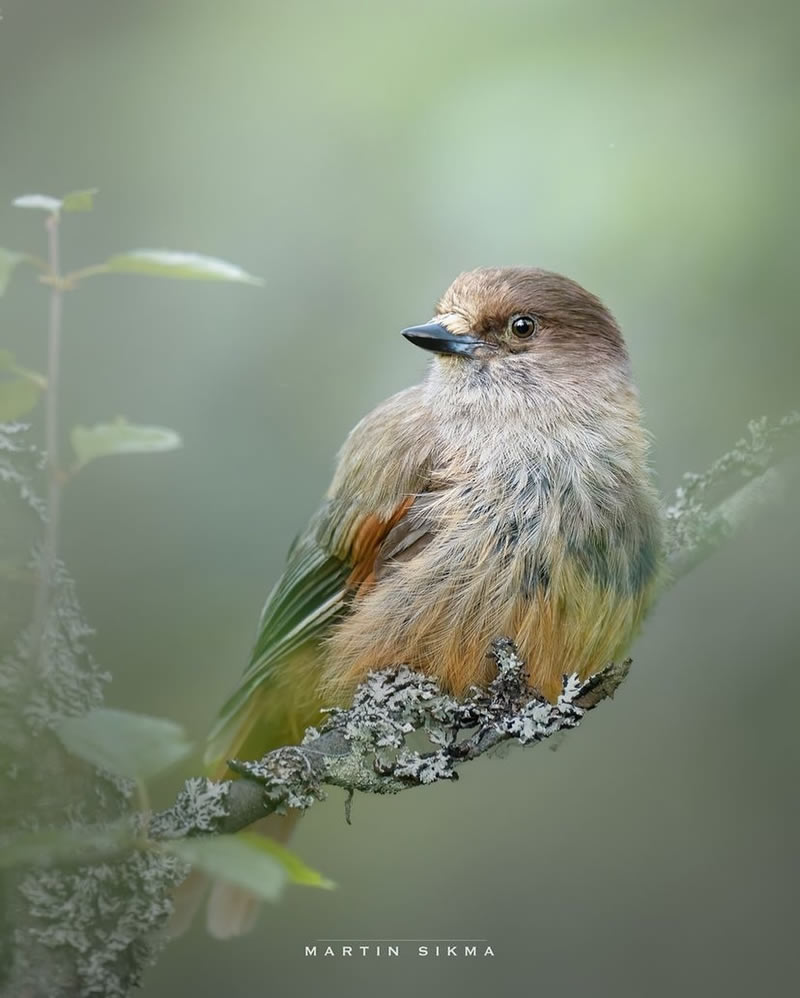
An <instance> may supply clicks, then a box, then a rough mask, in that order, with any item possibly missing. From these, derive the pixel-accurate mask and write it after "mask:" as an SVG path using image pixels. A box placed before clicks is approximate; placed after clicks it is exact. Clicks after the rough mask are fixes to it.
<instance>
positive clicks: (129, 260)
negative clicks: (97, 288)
mask: <svg viewBox="0 0 800 998" xmlns="http://www.w3.org/2000/svg"><path fill="white" fill-rule="evenodd" d="M105 267H106V272H107V273H109V272H110V273H112V274H150V275H151V276H153V277H173V278H178V279H182V280H188V281H235V282H237V283H239V284H258V285H260V284H263V283H264V282H263V281H262V280H261V278H259V277H253V275H252V274H248V273H247V272H246V271H244V270H242V268H241V267H237V266H236V264H234V263H228V262H227V261H225V260H217V259H216V258H215V257H212V256H201V255H200V254H199V253H178V252H175V251H173V250H131V252H130V253H119V254H118V255H117V256H112V257H111V259H110V260H107V261H106V263H105Z"/></svg>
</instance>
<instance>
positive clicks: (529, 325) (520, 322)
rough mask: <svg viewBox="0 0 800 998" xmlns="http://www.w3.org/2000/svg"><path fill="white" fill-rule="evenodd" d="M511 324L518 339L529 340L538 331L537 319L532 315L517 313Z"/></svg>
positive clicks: (512, 330)
mask: <svg viewBox="0 0 800 998" xmlns="http://www.w3.org/2000/svg"><path fill="white" fill-rule="evenodd" d="M509 326H510V328H511V332H512V333H513V334H514V335H515V336H516V337H517V338H518V339H520V340H528V339H530V338H531V336H533V334H534V333H535V332H536V319H534V317H533V316H532V315H515V316H514V318H513V319H512V320H511V322H510V323H509Z"/></svg>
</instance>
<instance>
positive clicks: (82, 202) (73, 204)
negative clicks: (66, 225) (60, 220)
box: [61, 187, 98, 212]
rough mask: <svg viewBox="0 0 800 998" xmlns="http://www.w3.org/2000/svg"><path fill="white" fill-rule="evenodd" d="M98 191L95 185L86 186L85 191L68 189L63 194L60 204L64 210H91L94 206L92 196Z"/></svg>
mask: <svg viewBox="0 0 800 998" xmlns="http://www.w3.org/2000/svg"><path fill="white" fill-rule="evenodd" d="M97 193H98V190H97V188H96V187H88V188H87V189H86V190H85V191H70V193H69V194H65V195H64V200H63V201H62V202H61V206H62V208H63V209H64V211H71V212H77V211H91V210H92V208H94V196H95V194H97Z"/></svg>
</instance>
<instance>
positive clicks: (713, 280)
mask: <svg viewBox="0 0 800 998" xmlns="http://www.w3.org/2000/svg"><path fill="white" fill-rule="evenodd" d="M2 15H3V16H2V21H0V136H2V138H1V139H0V244H2V245H4V246H9V247H12V248H15V249H27V250H35V251H41V250H42V247H43V232H42V231H41V217H40V216H39V215H36V214H34V213H30V212H22V211H17V210H16V209H12V208H11V207H9V202H10V201H11V199H12V198H13V197H14V196H15V195H17V194H22V193H26V192H33V191H42V192H46V193H51V194H62V193H64V192H66V191H68V190H72V189H74V188H81V187H87V186H95V185H96V186H97V187H99V188H100V190H101V194H100V196H99V199H98V202H97V206H96V210H95V212H94V213H93V214H92V215H88V216H75V217H69V218H67V219H65V222H64V225H63V238H64V256H65V262H66V266H67V267H73V266H80V265H83V264H85V263H90V262H95V261H97V260H100V259H104V258H105V257H106V256H108V255H109V254H110V253H112V252H114V251H117V250H122V249H129V248H135V247H159V248H160V247H166V248H173V249H183V250H194V251H198V252H204V253H210V254H213V255H218V256H221V257H223V258H227V259H231V260H233V261H235V262H236V263H239V264H241V265H242V266H243V267H245V268H246V269H248V270H249V271H251V272H253V273H256V274H260V275H263V277H264V278H265V282H266V285H265V288H264V289H263V290H259V289H255V288H250V287H237V286H231V285H206V284H189V283H178V282H168V281H162V282H159V281H156V280H148V279H145V278H139V277H105V278H97V279H96V280H95V281H92V282H89V283H87V285H86V287H85V289H83V290H81V291H80V292H79V293H78V294H76V295H73V296H70V297H69V298H68V300H67V303H66V320H65V321H66V328H65V343H64V350H65V356H64V383H63V426H64V435H65V440H66V431H67V429H68V428H69V427H70V426H72V425H73V424H75V423H84V424H91V423H93V422H95V421H102V420H105V419H107V418H110V417H113V416H115V415H117V414H118V413H123V414H125V415H126V416H127V417H128V418H129V419H131V420H134V421H138V422H144V423H157V424H163V425H165V426H170V427H173V428H175V429H176V430H178V431H179V432H180V433H181V434H182V435H183V437H184V440H185V447H184V449H183V450H181V451H179V452H177V453H175V454H169V455H163V456H152V457H141V458H128V459H108V460H106V461H100V462H97V463H96V464H93V465H91V466H90V467H89V468H88V469H86V470H85V471H84V472H82V473H81V475H80V476H79V477H78V478H77V479H76V480H75V481H74V483H73V484H71V485H70V487H69V490H68V492H67V494H66V496H65V508H64V537H63V553H64V556H65V558H66V560H67V563H68V565H69V566H70V568H71V571H72V572H73V574H74V575H75V576H76V578H77V580H78V584H79V591H80V594H81V598H82V601H83V604H84V608H85V610H86V613H87V616H88V618H89V620H90V621H91V622H92V623H93V625H94V626H95V627H96V629H97V636H96V639H95V642H94V647H95V651H96V654H97V657H98V658H99V659H100V660H101V661H102V662H103V663H104V664H105V666H106V667H107V668H108V669H109V670H111V671H112V672H113V676H114V679H113V683H112V685H111V687H110V689H109V694H108V702H109V703H110V704H112V705H114V706H123V707H126V708H129V709H133V710H139V711H145V712H148V713H155V714H160V715H165V716H169V717H173V718H175V719H177V720H180V721H181V722H183V723H184V724H185V725H186V726H187V727H188V728H189V729H190V731H191V732H192V734H193V735H194V736H195V737H196V738H197V739H198V740H200V739H201V738H202V737H203V734H204V731H205V728H206V726H207V725H208V724H209V722H210V719H211V717H212V715H213V713H214V712H215V710H216V708H217V706H218V704H219V703H220V702H221V700H222V699H223V698H224V697H225V696H226V694H227V693H228V692H229V691H230V690H231V689H232V687H233V684H234V683H235V680H236V677H237V675H238V673H239V671H240V669H241V667H242V665H243V663H244V661H245V659H246V656H247V654H248V650H249V644H250V641H251V638H252V636H253V632H254V628H255V622H256V618H257V615H258V612H259V609H260V606H261V603H262V600H263V598H264V596H265V594H266V592H267V590H268V589H269V587H270V586H271V584H272V582H273V581H274V579H275V577H276V576H277V574H278V572H279V571H280V567H281V563H282V559H283V556H284V553H285V551H286V549H287V547H288V544H289V542H290V540H291V538H292V537H293V536H294V534H295V532H296V531H297V530H298V529H299V528H300V527H301V526H302V525H303V524H304V522H305V518H306V517H307V516H308V514H310V513H311V512H312V510H313V509H314V508H315V505H316V503H317V501H318V498H319V496H320V494H321V493H322V492H323V490H324V489H325V487H326V485H327V482H328V479H329V476H330V474H331V470H332V462H333V455H334V453H335V451H336V448H337V447H338V446H339V444H340V443H341V441H342V440H343V438H344V436H345V434H346V433H347V431H348V429H349V428H350V427H351V426H352V425H353V424H354V423H355V421H356V420H357V419H358V418H359V417H360V416H361V415H363V414H364V413H365V412H366V411H367V410H368V409H369V408H370V407H372V406H373V405H374V404H375V403H376V402H378V401H379V400H380V399H382V398H383V397H385V396H386V395H388V394H389V393H390V392H393V391H395V390H398V389H400V388H402V387H404V386H405V385H407V384H409V383H411V382H413V381H414V380H416V379H418V378H419V377H420V376H421V375H422V373H423V370H424V363H425V360H424V358H423V357H422V356H421V354H420V352H419V351H415V350H413V349H411V348H410V347H409V345H408V344H407V343H405V341H403V340H402V339H401V338H400V336H399V335H398V331H399V330H400V329H401V328H402V327H403V326H406V325H409V324H411V323H414V322H417V321H422V320H424V319H426V318H427V317H428V316H429V314H430V312H431V308H432V305H433V302H434V301H435V299H436V297H437V296H438V295H439V294H440V293H441V291H442V290H443V289H444V288H445V287H446V286H447V284H448V283H449V282H450V281H451V279H452V278H453V277H454V276H455V274H456V273H458V272H459V271H461V270H463V269H466V268H470V267H473V266H477V265H487V264H490V265H491V264H511V263H525V264H537V265H541V266H546V267H549V268H551V269H555V270H560V271H563V272H564V273H567V274H569V275H570V276H572V277H574V278H576V279H577V280H579V281H580V282H581V283H583V284H584V285H586V286H587V287H589V288H590V289H591V290H593V291H595V292H597V293H598V294H600V295H601V297H603V298H604V299H605V300H606V301H607V302H608V304H609V305H610V306H611V308H612V310H613V311H614V312H615V313H616V315H617V316H618V318H619V320H620V322H621V324H622V326H623V329H624V330H625V331H626V334H627V337H628V341H629V344H630V349H631V353H632V356H633V362H634V366H635V371H636V374H637V378H638V381H639V385H640V388H641V392H642V397H643V400H644V404H645V407H646V411H647V417H648V424H649V427H650V429H651V430H652V432H653V434H654V437H655V447H654V464H655V467H656V470H657V473H658V475H659V479H660V481H661V483H662V485H663V487H664V489H665V490H666V489H669V488H672V487H673V486H674V485H675V483H676V481H677V479H678V477H679V475H680V473H681V472H682V471H684V470H687V469H696V470H699V469H701V468H703V467H705V466H706V465H707V464H708V463H709V462H710V461H711V460H712V459H713V458H714V457H716V456H717V455H718V454H719V453H721V452H722V451H724V450H726V449H727V447H728V446H729V445H730V444H731V443H732V442H733V440H734V439H735V438H736V437H737V436H739V434H740V431H741V430H742V429H743V427H744V424H745V423H746V421H747V420H748V419H749V418H750V417H752V416H757V415H759V414H761V413H769V414H772V415H779V414H781V413H782V412H783V411H784V410H786V409H787V408H790V407H792V406H793V405H796V404H797V402H798V398H800V392H798V380H800V379H798V365H799V364H800V350H799V349H798V342H799V340H798V326H797V318H796V311H797V284H798V271H797V232H798V221H799V220H800V218H799V214H800V213H799V212H798V207H797V204H798V199H797V175H798V165H799V159H800V157H799V156H798V152H800V150H799V148H798V138H799V134H798V117H797V103H798V69H797V56H796V38H797V30H798V8H797V5H796V4H794V3H790V2H766V3H763V4H759V5H755V4H745V3H737V2H708V0H706V2H699V3H698V2H696V0H695V2H685V0H678V2H673V3H671V4H668V5H667V4H641V3H636V2H633V0H628V2H626V0H619V2H606V3H596V2H592V0H573V2H569V0H565V2H560V3H557V2H554V0H538V2H536V0H534V2H521V0H496V2H493V3H489V2H482V3H479V2H473V0H462V2H460V3H458V2H455V0H433V2H430V0H429V2H424V3H423V2H418V0H412V2H405V3H393V4H390V3H385V2H372V3H368V2H339V0H336V2H329V3H322V2H316V3H311V2H303V0H300V2H295V3H291V4H289V3H273V2H269V0H229V2H227V3H224V4H222V3H211V2H209V0H171V2H165V0H138V2H135V3H133V2H127V3H126V2H121V0H6V2H4V3H3V5H2ZM45 318H46V297H45V295H44V294H43V292H42V289H41V288H40V287H38V286H37V285H36V283H35V281H34V280H33V278H32V277H31V276H30V274H29V273H22V272H20V273H19V274H17V275H16V276H15V278H14V282H13V284H12V286H11V288H10V290H9V292H8V294H7V296H6V297H5V298H4V299H3V301H2V303H0V346H3V347H10V348H13V349H14V350H15V351H16V352H17V354H18V356H19V359H20V362H22V363H25V364H27V365H29V366H31V367H40V368H41V367H42V366H43V364H44V360H43V358H44V324H45ZM39 414H40V413H39ZM792 486H793V488H790V491H789V497H788V498H787V502H786V506H785V508H784V509H783V510H780V511H778V512H777V513H774V514H771V515H770V516H769V517H767V518H765V519H764V521H763V522H761V523H759V524H758V525H757V526H756V527H755V528H754V529H753V530H752V531H751V532H750V533H749V534H748V535H747V536H746V537H744V538H742V539H740V540H738V541H737V542H736V543H735V544H732V545H730V546H729V547H728V548H726V549H725V550H724V551H723V552H722V553H721V554H719V555H718V556H717V557H716V558H715V559H714V560H713V561H712V562H710V563H708V564H706V565H705V566H703V567H702V568H700V569H699V570H698V571H697V572H696V573H695V574H694V575H693V576H691V577H690V578H688V579H687V580H685V581H684V582H682V583H681V584H680V586H679V587H678V588H677V589H675V590H674V591H672V592H671V593H669V594H668V595H667V596H666V597H665V598H664V599H663V601H662V602H661V604H660V605H659V607H658V608H657V610H656V611H655V613H654V614H653V616H652V618H651V620H650V621H649V624H648V626H647V628H646V630H645V633H644V634H643V635H642V636H641V638H640V639H639V640H638V642H637V644H636V646H635V648H634V652H633V653H634V657H635V667H634V671H633V674H632V675H631V678H630V680H629V681H628V682H627V684H626V686H625V687H624V689H623V690H622V691H621V692H620V694H619V695H618V696H617V698H616V700H615V701H614V703H613V704H608V705H604V706H603V707H602V708H601V709H600V710H598V711H597V712H596V713H595V714H593V715H592V716H591V718H590V719H588V720H587V721H586V723H585V724H584V726H583V727H582V729H581V730H580V731H579V732H577V733H575V734H573V735H571V736H570V737H569V738H567V739H566V740H565V741H564V743H563V744H562V746H561V748H560V750H559V751H557V752H555V753H553V752H549V751H547V750H546V749H545V748H540V749H538V750H537V751H527V752H522V751H514V752H511V753H510V754H509V755H508V756H507V757H505V758H496V759H491V760H481V761H480V762H479V763H478V764H475V765H471V766H470V767H469V768H468V770H466V771H465V772H464V776H463V779H462V780H461V782H460V783H459V784H458V785H457V786H441V787H436V788H433V789H431V790H427V791H425V792H420V793H415V794H404V795H402V796H401V797H399V798H396V799H385V800H378V799H363V798H359V799H358V800H356V801H355V807H354V824H353V827H347V826H346V825H345V823H344V820H343V810H342V806H341V799H340V797H339V795H338V794H332V795H331V799H330V800H329V802H328V803H327V804H325V805H323V806H319V807H316V808H314V810H313V812H312V813H311V814H310V815H309V816H308V818H306V819H305V820H304V821H303V822H302V823H301V827H300V829H299V831H298V833H297V835H296V838H295V840H294V846H295V847H296V849H297V851H298V852H299V853H300V854H301V855H302V856H303V857H304V858H305V859H306V860H307V861H308V862H309V863H311V864H312V865H314V866H316V867H318V868H320V869H321V870H323V871H324V872H325V873H326V874H327V875H328V876H330V877H332V878H334V879H335V880H336V881H338V883H339V885H340V886H339V889H338V890H337V891H335V892H333V893H326V892H318V891H312V890H304V889H301V888H295V889H292V890H290V891H289V893H288V895H287V896H286V899H285V901H284V902H283V903H282V904H281V905H280V906H278V907H275V908H272V909H270V910H267V911H265V913H264V914H263V916H262V918H261V921H260V923H259V925H258V928H257V930H256V932H255V933H254V934H253V935H252V936H250V937H248V938H246V939H244V940H241V941H237V942H234V943H230V944H227V945H221V944H217V943H211V942H210V941H209V940H208V939H207V938H206V937H205V936H204V934H203V932H202V929H201V927H200V926H199V925H197V926H195V928H194V929H193V931H192V933H191V934H190V935H189V936H187V937H185V938H183V939H181V940H180V941H178V942H176V943H175V944H173V945H172V946H171V947H170V948H169V949H168V950H167V952H166V953H165V955H164V956H163V958H162V959H161V961H160V963H159V964H158V966H157V967H156V968H155V969H154V970H152V971H151V972H150V974H149V975H148V977H147V979H146V981H145V987H144V990H143V992H142V994H143V995H144V996H145V998H167V996H174V995H177V994H179V995H184V994H185V995H192V996H198V998H202V996H215V995H220V994H225V995H228V996H232V995H261V994H286V993H299V994H310V993H324V994H326V995H327V996H329V998H337V996H340V995H341V996H344V995H354V994H355V995H365V996H366V995H372V994H374V993H380V994H382V995H385V996H387V998H389V996H399V995H404V994H407V993H408V991H409V988H412V987H413V988H414V989H415V990H416V993H419V994H433V993H436V994H446V995H450V994H452V995H463V996H478V995H484V994H485V993H486V992H487V990H489V991H490V992H492V993H498V994H509V993H512V992H514V993H516V992H517V991H519V990H523V989H524V990H525V991H530V992H532V993H541V994H546V993H553V992H557V993H558V994H562V995H570V996H571V995H577V994H580V993H593V994H600V995H605V994H609V995H610V994H613V995H616V996H622V998H627V996H631V998H633V996H637V998H638V996H641V995H647V996H661V995H664V996H674V995H717V994H719V995H740V994H741V995H744V994H751V993H757V994H759V995H766V994H768V995H773V994H775V995H778V994H784V993H786V992H787V991H789V990H791V989H793V986H794V985H795V983H796V974H797V970H798V962H797V952H796V929H797V923H796V917H797V906H796V893H795V883H796V875H797V873H798V870H797V836H798V831H799V830H800V829H798V814H797V801H796V793H797V763H798V736H797V722H796V715H795V711H796V707H795V704H796V702H797V698H798V695H799V694H800V681H798V669H797V668H796V667H797V665H798V646H799V644H800V620H799V619H798V614H797V586H798V571H797V564H798V549H799V545H798V534H799V533H800V530H799V528H798V518H797V495H798V489H799V488H800V483H799V482H798V480H797V476H795V478H794V481H793V483H792ZM178 775H179V774H176V776H175V779H174V780H172V781H167V782H166V783H165V785H164V786H162V787H160V788H159V791H160V794H161V797H162V799H165V800H166V799H167V798H168V796H169V794H170V793H172V792H173V791H174V788H175V785H176V784H177V780H178ZM320 937H336V938H348V939H352V940H358V939H360V938H363V937H369V938H376V937H381V938H403V939H408V938H421V939H440V938H462V937H478V938H487V939H488V940H489V941H490V942H491V944H492V946H493V947H494V950H495V953H496V957H495V958H494V960H491V959H485V960H482V961H478V960H469V959H464V958H461V959H452V958H451V959H449V960H448V959H444V958H440V959H438V960H436V959H435V958H432V957H429V958H428V959H426V960H423V959H416V958H412V957H410V956H408V957H402V958H401V959H399V960H397V959H395V960H391V961H388V960H385V959H383V960H381V959H379V958H375V957H369V958H367V959H361V958H353V959H352V960H349V961H348V960H342V959H340V960H338V961H331V960H328V961H325V960H322V959H317V960H316V961H315V960H313V959H307V958H304V956H303V948H304V945H305V944H307V943H312V942H313V941H314V940H316V939H317V938H320Z"/></svg>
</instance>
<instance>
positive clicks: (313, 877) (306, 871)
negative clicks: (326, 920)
mask: <svg viewBox="0 0 800 998" xmlns="http://www.w3.org/2000/svg"><path fill="white" fill-rule="evenodd" d="M245 834H249V833H245ZM253 837H254V838H256V839H258V843H257V845H258V846H259V848H260V849H262V850H263V851H264V852H268V853H271V854H272V855H273V856H274V857H275V859H277V860H278V862H279V863H281V865H282V866H283V868H284V869H285V870H286V873H287V874H288V876H289V880H291V882H292V883H293V884H303V885H305V886H306V887H321V888H322V889H323V890H326V891H331V890H333V889H334V888H335V887H336V884H335V883H334V882H333V881H332V880H328V878H327V877H324V876H323V875H322V874H321V873H320V872H319V871H318V870H313V869H312V868H311V867H310V866H306V864H305V863H304V862H303V861H302V859H300V857H299V856H297V855H296V854H295V853H293V852H291V850H289V849H287V848H286V846H283V845H281V844H280V842H276V841H275V840H274V839H268V838H266V837H265V836H263V835H255V836H253Z"/></svg>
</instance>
